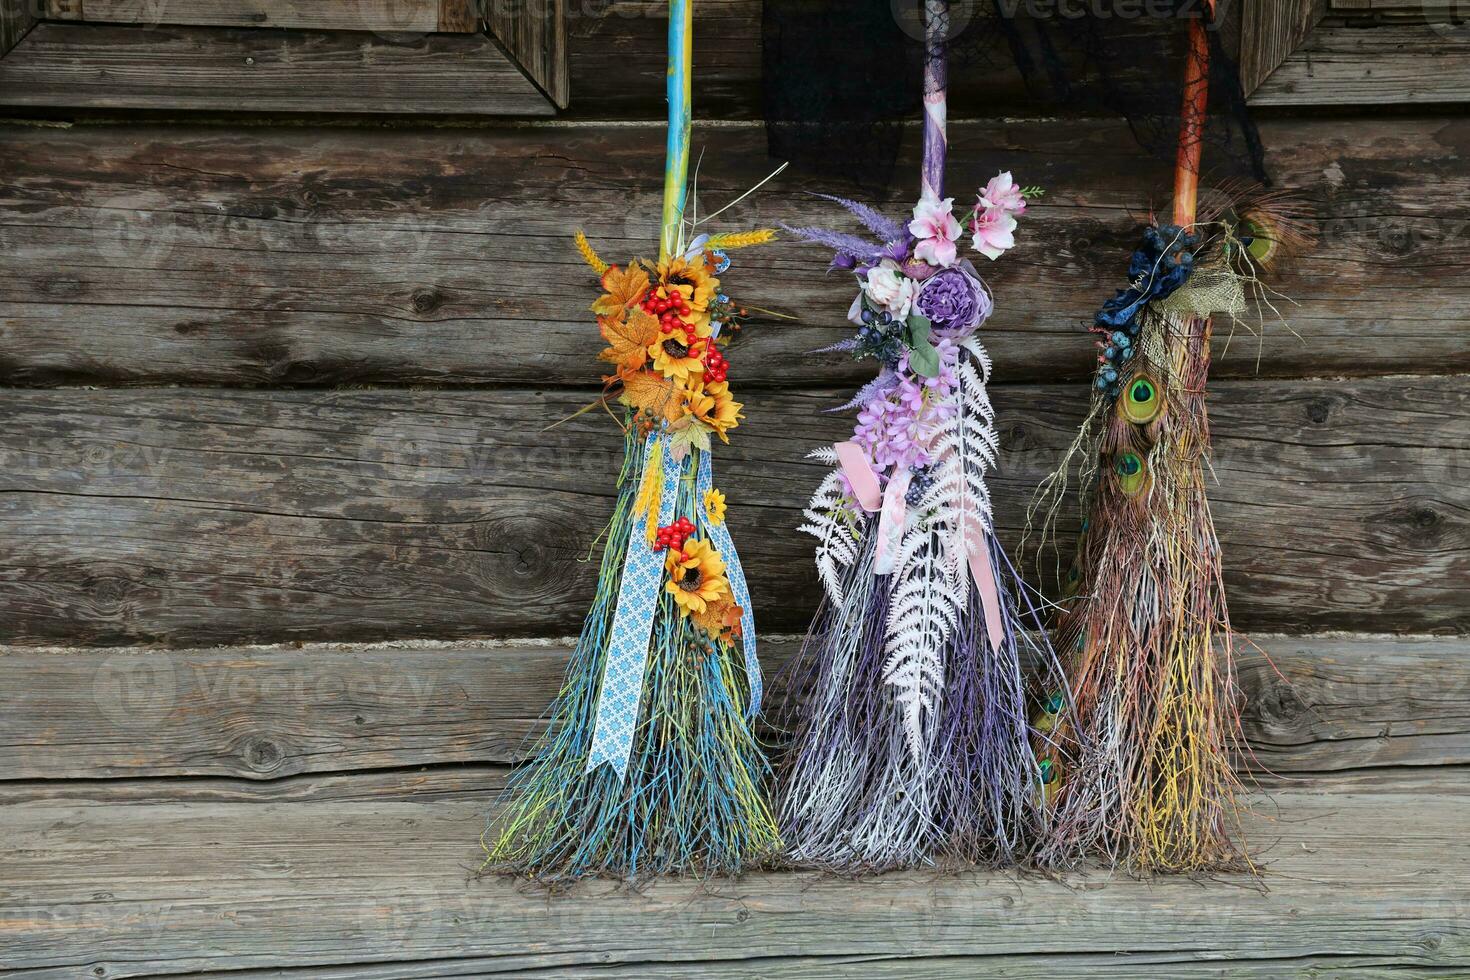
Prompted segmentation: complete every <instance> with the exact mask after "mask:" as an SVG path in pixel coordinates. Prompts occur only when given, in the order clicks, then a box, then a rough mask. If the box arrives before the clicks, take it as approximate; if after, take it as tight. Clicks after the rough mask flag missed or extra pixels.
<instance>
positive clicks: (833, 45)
mask: <svg viewBox="0 0 1470 980" xmlns="http://www.w3.org/2000/svg"><path fill="white" fill-rule="evenodd" d="M915 6H916V9H917V0H916V4H915ZM761 20H762V28H761V32H762V37H761V47H762V57H763V67H762V73H761V74H762V79H763V84H762V90H763V91H762V95H763V99H762V102H763V110H764V115H765V120H766V137H767V141H768V144H769V147H770V153H771V155H772V156H773V157H776V158H778V159H782V160H790V161H791V163H792V165H793V166H796V167H798V168H800V169H803V170H806V171H809V172H811V173H817V174H822V175H823V176H826V177H832V178H839V179H845V180H847V181H849V182H851V183H853V184H855V185H856V186H858V187H860V188H862V189H864V190H868V191H881V190H882V189H883V188H885V187H886V186H887V185H888V183H889V181H890V180H891V179H892V176H893V166H894V161H895V160H896V159H897V156H898V149H899V144H900V143H901V142H902V139H903V127H904V124H905V123H906V122H908V121H909V120H912V119H915V118H917V115H918V107H919V94H920V89H919V70H920V57H921V54H920V52H921V50H922V49H921V47H920V46H919V44H918V43H917V42H916V41H915V39H914V38H912V37H911V36H909V35H908V34H905V33H904V32H903V30H902V29H901V28H900V25H899V24H898V23H897V22H896V20H895V17H894V5H893V3H892V2H890V0H842V2H834V0H765V4H764V7H763V10H762V18H761ZM920 37H922V34H920Z"/></svg>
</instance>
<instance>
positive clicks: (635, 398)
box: [622, 371, 682, 422]
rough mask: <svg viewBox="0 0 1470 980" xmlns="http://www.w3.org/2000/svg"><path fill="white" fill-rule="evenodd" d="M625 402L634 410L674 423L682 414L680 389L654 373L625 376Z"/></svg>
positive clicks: (634, 373)
mask: <svg viewBox="0 0 1470 980" xmlns="http://www.w3.org/2000/svg"><path fill="white" fill-rule="evenodd" d="M622 382H623V401H624V402H625V403H627V404H629V405H631V406H633V407H634V408H637V409H641V410H643V411H645V412H648V413H649V414H650V415H655V416H660V417H662V418H665V419H668V420H669V421H670V422H672V421H674V420H675V419H677V418H678V417H679V415H680V414H681V413H682V403H681V401H680V398H679V389H678V387H677V386H676V385H675V384H674V382H672V381H670V380H669V379H668V378H665V377H663V376H662V375H659V374H654V373H653V372H652V371H635V372H633V373H632V374H627V375H624V376H623V378H622Z"/></svg>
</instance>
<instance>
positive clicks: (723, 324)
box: [486, 0, 780, 883]
mask: <svg viewBox="0 0 1470 980" xmlns="http://www.w3.org/2000/svg"><path fill="white" fill-rule="evenodd" d="M691 7H692V0H670V3H669V72H668V99H669V133H668V156H667V162H666V165H665V171H664V198H663V217H662V231H661V236H660V242H659V258H658V261H657V262H656V263H653V262H647V261H643V260H634V261H632V262H630V263H628V265H627V266H625V267H618V266H608V265H606V264H605V263H603V262H602V260H601V259H599V258H598V257H597V255H596V253H595V252H594V251H593V249H592V246H591V245H590V244H589V243H588V242H587V240H586V238H585V237H584V236H583V235H582V234H581V233H580V232H578V234H577V246H578V249H579V250H580V251H581V253H582V256H583V258H584V259H585V260H586V261H587V263H588V264H589V265H590V266H592V268H593V270H594V271H595V272H597V273H598V274H599V275H600V277H601V283H602V288H603V290H604V292H603V295H602V296H601V297H599V298H598V299H597V301H596V302H595V303H593V304H592V310H593V311H594V312H595V313H596V314H597V324H598V328H599V329H600V331H601V333H602V336H603V338H604V339H605V340H606V341H607V344H608V347H607V349H606V350H604V351H603V352H602V354H601V357H602V359H603V360H604V361H606V362H608V363H610V364H611V365H612V366H613V372H614V373H613V374H612V375H610V376H609V377H608V378H607V379H606V380H607V382H608V384H609V387H610V394H613V393H615V394H616V395H617V397H618V400H619V401H620V402H621V403H622V405H623V406H625V421H624V430H625V450H624V452H625V458H624V462H623V467H622V472H621V473H620V474H619V476H618V490H617V504H616V507H615V509H614V512H613V516H612V520H611V522H610V523H609V524H608V527H607V531H606V542H607V543H606V546H605V550H604V552H603V556H602V566H601V572H600V575H599V578H598V584H597V596H596V598H595V599H594V601H593V604H592V609H591V611H590V612H589V613H588V615H587V619H586V621H585V623H584V624H583V626H582V633H581V636H580V637H579V638H578V641H577V646H576V650H575V651H574V653H573V655H572V659H571V664H570V666H569V667H568V670H567V674H566V680H565V683H564V684H563V687H562V691H561V694H560V695H559V696H558V697H557V699H556V702H555V703H554V704H553V706H552V708H551V711H550V724H549V728H548V731H547V733H546V735H545V736H544V737H543V738H542V739H541V740H540V742H539V744H538V745H537V747H536V750H535V753H534V757H533V758H532V760H531V761H530V763H529V764H528V765H527V766H526V767H525V768H524V769H522V770H520V771H518V772H517V773H516V774H515V775H514V777H513V778H512V781H511V785H510V787H509V789H508V791H507V801H506V805H505V807H504V809H503V811H502V812H501V814H500V816H499V818H498V822H497V823H496V824H492V827H491V828H490V829H489V830H488V831H487V835H489V834H493V835H494V841H493V843H489V842H488V841H487V842H486V850H487V852H488V855H489V856H488V858H487V860H486V868H488V869H491V870H494V871H498V872H508V873H516V874H522V875H526V876H530V877H534V878H537V879H540V880H543V881H547V882H553V883H554V882H558V881H566V880H570V879H575V878H578V877H582V876H585V875H608V876H612V877H618V878H623V879H641V878H645V877H647V876H650V875H656V874H664V873H688V874H695V875H713V874H733V873H736V872H739V871H741V870H742V869H745V868H749V867H751V866H753V865H755V864H758V863H760V862H762V861H764V860H766V859H767V858H769V857H772V856H773V855H774V854H776V853H777V852H778V850H779V846H780V841H779V837H778V835H777V830H776V826H775V820H774V817H773V815H772V811H771V808H770V805H769V802H768V798H767V795H766V794H767V791H766V788H765V786H766V777H767V775H768V767H767V764H766V762H765V758H764V756H763V755H762V752H761V750H760V748H759V746H758V745H757V743H756V740H755V738H754V736H753V735H752V731H751V724H752V720H753V718H754V717H755V715H756V714H757V712H758V711H759V710H760V701H761V677H760V669H759V666H758V664H757V661H756V638H755V628H754V617H753V616H752V613H751V608H750V597H749V594H748V592H747V590H746V583H745V577H744V574H743V573H742V571H741V567H740V560H739V557H738V556H737V555H736V553H735V546H734V543H733V542H732V541H731V539H730V532H729V529H728V527H727V526H726V524H725V498H724V495H723V494H722V493H721V492H720V491H719V490H718V489H717V488H716V486H715V484H714V481H713V476H712V471H711V465H710V455H711V444H712V439H711V437H712V436H717V437H719V439H720V440H721V441H726V442H728V435H727V433H728V432H729V430H731V429H733V428H735V427H736V425H737V424H738V423H739V419H740V418H741V414H740V409H741V405H740V403H739V402H737V401H735V400H734V398H733V397H732V395H731V392H730V386H729V383H728V381H727V380H726V372H727V370H728V363H727V362H726V360H725V357H724V355H723V354H722V353H721V347H722V346H723V345H724V344H725V342H726V341H728V339H729V337H730V336H731V334H732V333H733V332H734V330H735V329H737V328H738V320H739V318H740V317H741V316H743V313H744V311H743V310H740V309H738V308H736V307H734V306H733V305H732V304H731V302H730V300H729V298H728V297H727V296H726V295H725V294H724V292H723V291H722V286H721V283H720V280H719V279H718V278H717V277H718V276H719V275H721V274H723V273H724V272H725V270H726V268H727V267H728V265H729V260H728V258H727V257H726V255H725V250H727V249H730V248H735V247H739V246H742V245H754V244H758V243H760V242H763V241H766V240H768V239H770V238H771V237H772V236H771V233H770V232H768V231H758V232H747V233H744V234H734V235H717V236H714V237H713V238H710V237H707V236H702V235H701V236H698V237H693V238H692V240H686V239H689V237H690V236H691V235H692V229H693V225H694V223H693V222H692V221H690V220H688V219H687V218H686V216H685V202H686V181H687V176H688V164H689V136H690V103H691V95H690V68H691V40H692V39H691Z"/></svg>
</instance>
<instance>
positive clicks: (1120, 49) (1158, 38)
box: [762, 0, 1266, 187]
mask: <svg viewBox="0 0 1470 980" xmlns="http://www.w3.org/2000/svg"><path fill="white" fill-rule="evenodd" d="M925 2H926V0H844V2H840V3H838V2H833V0H765V4H764V38H763V50H764V57H765V64H764V67H763V71H762V84H763V88H764V103H765V117H766V128H767V133H768V137H769V144H770V151H771V154H772V155H773V156H775V157H778V158H781V159H786V160H790V161H792V163H793V164H794V165H795V166H797V167H799V168H802V169H805V170H808V171H810V172H813V173H819V174H822V175H824V176H828V177H832V178H843V179H846V180H849V181H852V182H854V183H857V184H859V185H861V186H867V187H881V186H884V185H886V184H887V183H888V182H889V180H890V179H891V177H892V173H893V166H894V162H895V160H896V158H897V154H898V149H899V144H900V141H901V137H902V130H903V125H904V124H905V123H906V122H917V121H918V119H919V118H920V108H919V107H920V101H921V96H922V93H923V87H924V86H923V83H922V82H921V78H922V77H923V76H924V74H925V73H923V71H922V68H923V63H924V53H923V51H924V49H923V38H924V27H923V24H924V13H923V10H924V4H925ZM927 2H929V3H931V4H933V3H934V2H935V0H927ZM1234 6H1235V4H1230V3H1228V2H1226V0H1222V2H1221V4H1220V9H1221V10H1222V11H1224V10H1226V9H1227V8H1228V7H1234ZM936 7H937V8H946V9H945V10H944V16H945V17H946V19H947V31H946V37H947V38H948V42H947V45H946V47H947V52H946V56H947V61H948V76H949V80H950V88H951V90H952V94H953V93H954V92H958V93H959V94H960V98H961V99H964V98H965V97H967V96H968V95H969V92H970V89H971V88H973V87H994V88H996V89H997V90H998V92H999V93H1000V94H1001V95H1002V96H1003V97H1004V98H1006V99H1007V100H1008V101H1011V102H1014V103H1016V104H1017V106H1018V108H1023V109H1026V110H1039V111H1065V112H1082V113H1094V114H1104V115H1118V116H1122V117H1124V118H1126V119H1127V120H1128V123H1129V125H1130V127H1131V128H1132V131H1133V133H1134V135H1135V137H1136V139H1137V140H1138V142H1139V144H1140V145H1141V146H1143V147H1144V148H1145V149H1146V150H1147V151H1148V152H1149V153H1150V154H1152V155H1155V156H1157V157H1158V158H1159V159H1162V160H1166V161H1168V162H1170V163H1172V162H1174V159H1175V154H1176V152H1177V149H1178V144H1179V120H1180V108H1181V106H1182V103H1183V95H1184V88H1185V81H1186V73H1185V68H1186V65H1189V64H1192V63H1195V62H1193V61H1192V59H1191V46H1190V38H1189V34H1190V29H1189V28H1190V23H1191V21H1193V20H1196V19H1198V18H1206V21H1205V22H1206V23H1207V24H1208V25H1209V26H1208V28H1207V30H1206V32H1205V35H1206V38H1207V42H1208V51H1209V56H1210V57H1209V60H1210V66H1209V81H1210V85H1209V103H1208V116H1207V123H1206V126H1205V128H1204V130H1203V132H1202V134H1201V142H1202V143H1203V146H1202V151H1203V152H1202V154H1201V157H1202V160H1203V164H1202V167H1203V169H1204V171H1205V173H1206V174H1208V175H1209V176H1211V177H1212V178H1216V177H1236V176H1245V175H1249V176H1250V177H1252V178H1254V179H1255V180H1259V181H1262V182H1265V181H1266V173H1265V167H1264V160H1263V150H1262V147H1261V142H1260V138H1259V136H1258V134H1257V132H1256V128H1255V125H1254V123H1253V122H1252V120H1251V117H1250V114H1249V112H1248V111H1247V108H1246V103H1245V97H1244V94H1243V92H1242V88H1241V83H1240V76H1239V73H1238V72H1237V70H1236V66H1235V62H1234V59H1233V58H1231V57H1230V55H1229V52H1228V51H1227V50H1226V45H1225V44H1224V43H1223V41H1224V38H1225V37H1226V36H1228V34H1229V26H1230V25H1229V24H1228V23H1227V22H1225V20H1224V19H1223V18H1221V19H1219V20H1216V19H1214V18H1209V17H1208V16H1207V15H1206V13H1205V0H950V2H949V3H947V4H944V3H940V4H937V5H936ZM1017 72H1019V76H1020V79H1021V80H1022V82H1023V85H1024V93H1018V92H1017V90H1016V73H1017ZM1194 74H1195V75H1196V76H1197V75H1198V74H1199V72H1195V73H1194ZM940 77H943V76H942V75H941V76H940ZM952 101H956V100H954V99H953V98H952ZM1023 103H1024V104H1023ZM964 108H965V106H964V104H962V105H961V111H963V110H964ZM986 110H987V111H990V112H993V110H994V106H993V104H990V105H987V106H986ZM952 114H954V113H952Z"/></svg>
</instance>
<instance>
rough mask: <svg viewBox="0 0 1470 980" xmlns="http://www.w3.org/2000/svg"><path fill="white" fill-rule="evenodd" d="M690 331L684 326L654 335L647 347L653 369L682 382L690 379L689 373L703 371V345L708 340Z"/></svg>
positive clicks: (701, 372) (700, 372) (694, 373)
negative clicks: (691, 334) (692, 334)
mask: <svg viewBox="0 0 1470 980" xmlns="http://www.w3.org/2000/svg"><path fill="white" fill-rule="evenodd" d="M706 327H708V322H706ZM690 333H691V331H690V329H689V328H688V327H685V328H683V329H679V330H674V331H672V332H670V333H659V334H658V335H657V336H656V337H654V339H653V341H652V342H651V343H650V344H649V345H648V348H647V349H648V356H649V357H651V358H652V359H653V367H654V370H655V371H658V372H659V373H661V374H662V375H663V376H664V377H666V378H674V379H676V380H678V381H684V382H688V381H690V375H696V374H703V373H704V359H703V355H704V345H705V344H707V343H709V341H708V340H705V339H703V338H701V337H700V336H699V335H698V333H695V334H694V336H690Z"/></svg>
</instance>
